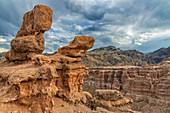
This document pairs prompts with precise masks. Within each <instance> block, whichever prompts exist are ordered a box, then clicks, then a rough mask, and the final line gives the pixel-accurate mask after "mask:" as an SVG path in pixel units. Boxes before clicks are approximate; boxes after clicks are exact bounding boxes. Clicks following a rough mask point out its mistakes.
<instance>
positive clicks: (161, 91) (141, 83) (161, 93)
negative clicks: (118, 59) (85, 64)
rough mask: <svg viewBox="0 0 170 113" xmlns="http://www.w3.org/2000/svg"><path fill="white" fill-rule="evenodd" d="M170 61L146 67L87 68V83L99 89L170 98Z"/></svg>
mask: <svg viewBox="0 0 170 113" xmlns="http://www.w3.org/2000/svg"><path fill="white" fill-rule="evenodd" d="M169 73H170V64H169V60H168V59H167V61H163V62H162V63H160V64H157V65H156V64H155V65H145V66H113V67H97V68H86V77H85V82H86V83H87V84H90V83H95V85H96V86H97V87H98V88H105V89H117V90H121V91H124V92H125V93H126V92H129V93H138V94H146V95H154V96H158V97H160V98H170V90H169V87H170V79H169Z"/></svg>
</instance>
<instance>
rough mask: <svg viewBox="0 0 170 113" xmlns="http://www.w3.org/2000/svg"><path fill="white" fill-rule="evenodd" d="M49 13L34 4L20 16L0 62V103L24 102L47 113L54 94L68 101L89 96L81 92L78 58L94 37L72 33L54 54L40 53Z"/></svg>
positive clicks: (81, 69) (82, 71)
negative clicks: (21, 18)
mask: <svg viewBox="0 0 170 113" xmlns="http://www.w3.org/2000/svg"><path fill="white" fill-rule="evenodd" d="M52 14H53V12H52V10H51V9H50V8H49V7H47V6H43V5H36V6H35V7H34V9H33V10H32V11H29V12H27V13H26V14H25V15H24V20H23V24H22V26H21V29H20V30H19V31H18V33H17V35H16V38H15V39H13V40H12V41H11V49H10V50H9V51H8V52H7V53H6V55H5V57H6V59H7V60H6V61H4V62H2V63H0V103H6V105H9V104H10V103H14V104H15V105H18V106H21V105H24V106H27V107H28V108H29V109H27V110H28V111H29V112H32V113H45V112H49V113H51V112H52V108H53V97H54V95H57V96H59V97H61V98H63V99H66V100H69V101H71V102H76V101H81V100H82V99H83V98H85V99H86V97H89V96H88V95H87V93H84V92H83V91H82V84H83V78H84V76H85V66H84V65H82V64H80V61H81V58H82V57H83V55H84V54H85V52H86V51H87V50H88V49H90V48H92V47H93V44H94V41H95V39H94V38H93V37H90V36H76V37H75V39H74V40H73V41H71V42H70V44H69V45H68V46H65V47H62V48H59V50H58V52H57V53H56V54H55V55H53V56H49V57H47V56H44V55H41V53H42V52H43V50H44V49H45V46H44V42H45V40H44V36H43V33H44V32H45V31H47V30H49V29H50V27H51V23H52ZM85 99H84V100H85ZM84 102H85V101H84Z"/></svg>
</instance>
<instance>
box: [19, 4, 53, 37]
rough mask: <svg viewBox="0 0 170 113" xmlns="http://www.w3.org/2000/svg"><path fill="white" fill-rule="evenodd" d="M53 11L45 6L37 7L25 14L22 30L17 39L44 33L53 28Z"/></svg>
mask: <svg viewBox="0 0 170 113" xmlns="http://www.w3.org/2000/svg"><path fill="white" fill-rule="evenodd" d="M52 15H53V11H52V10H51V9H50V8H49V7H47V6H44V5H36V6H35V7H34V9H33V10H32V11H29V12H27V13H25V15H24V17H23V23H22V26H21V29H20V30H19V31H18V33H17V35H16V37H22V36H28V35H36V34H39V33H44V32H45V31H48V30H49V29H50V28H51V25H52Z"/></svg>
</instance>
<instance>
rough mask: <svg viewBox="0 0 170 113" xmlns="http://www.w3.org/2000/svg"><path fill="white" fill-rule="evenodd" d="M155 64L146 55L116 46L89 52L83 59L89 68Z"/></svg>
mask: <svg viewBox="0 0 170 113" xmlns="http://www.w3.org/2000/svg"><path fill="white" fill-rule="evenodd" d="M153 63H155V62H154V61H153V60H152V59H151V58H149V57H147V56H146V55H145V54H144V53H141V52H139V51H136V50H121V49H119V48H116V47H114V46H108V47H101V48H98V49H94V50H92V51H90V52H87V53H86V55H85V56H84V57H83V60H82V64H84V65H86V66H87V67H97V66H114V65H135V66H140V65H143V64H153Z"/></svg>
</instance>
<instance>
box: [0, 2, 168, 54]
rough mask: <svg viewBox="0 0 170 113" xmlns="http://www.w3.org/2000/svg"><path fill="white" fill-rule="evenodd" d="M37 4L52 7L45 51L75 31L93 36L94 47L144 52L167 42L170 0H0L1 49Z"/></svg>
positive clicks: (64, 42)
mask: <svg viewBox="0 0 170 113" xmlns="http://www.w3.org/2000/svg"><path fill="white" fill-rule="evenodd" d="M37 4H42V5H46V6H49V7H50V8H51V9H52V10H53V24H52V27H51V29H50V30H49V31H46V32H45V33H44V37H45V47H46V49H45V51H44V52H55V51H57V50H58V48H59V47H62V46H66V45H68V44H69V42H70V41H71V40H73V39H74V37H75V36H77V35H88V36H93V37H95V39H96V41H95V44H94V47H93V49H94V48H99V47H107V46H115V47H117V48H121V49H123V50H128V49H136V50H138V51H141V52H144V53H147V52H152V51H155V50H157V49H159V48H162V47H169V46H170V0H0V52H4V51H8V50H9V49H10V41H11V40H12V39H13V38H15V36H16V33H17V31H18V30H19V29H20V27H21V25H22V21H23V15H24V14H25V13H26V12H28V11H30V10H32V9H33V8H34V6H35V5H37Z"/></svg>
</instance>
